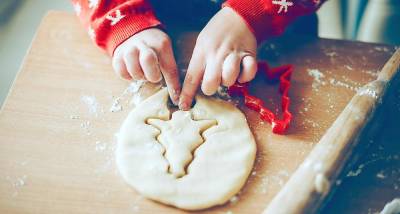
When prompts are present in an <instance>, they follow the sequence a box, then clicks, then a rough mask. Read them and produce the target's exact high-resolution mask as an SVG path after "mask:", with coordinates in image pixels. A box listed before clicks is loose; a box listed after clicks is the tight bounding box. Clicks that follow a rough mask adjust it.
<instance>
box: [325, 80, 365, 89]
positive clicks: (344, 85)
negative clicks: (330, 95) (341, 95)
mask: <svg viewBox="0 0 400 214" xmlns="http://www.w3.org/2000/svg"><path fill="white" fill-rule="evenodd" d="M329 83H330V84H331V85H333V86H339V87H343V88H346V89H350V90H352V91H358V90H359V87H355V86H352V85H350V84H348V83H346V82H342V81H340V80H336V79H333V78H330V79H329Z"/></svg>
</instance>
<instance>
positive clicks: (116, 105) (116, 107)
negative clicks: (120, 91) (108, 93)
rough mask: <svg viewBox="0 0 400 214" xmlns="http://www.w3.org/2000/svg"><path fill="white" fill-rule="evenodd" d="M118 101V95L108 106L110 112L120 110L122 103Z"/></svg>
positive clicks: (119, 99) (119, 98)
mask: <svg viewBox="0 0 400 214" xmlns="http://www.w3.org/2000/svg"><path fill="white" fill-rule="evenodd" d="M120 101H121V97H118V98H116V99H115V100H114V102H113V103H112V105H111V107H110V112H119V111H122V105H121V103H120Z"/></svg>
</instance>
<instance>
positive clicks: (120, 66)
mask: <svg viewBox="0 0 400 214" xmlns="http://www.w3.org/2000/svg"><path fill="white" fill-rule="evenodd" d="M112 64H113V67H114V70H115V72H117V74H118V75H120V76H121V77H122V78H124V79H127V80H131V79H135V80H139V79H146V80H148V81H150V82H153V83H156V82H159V81H160V80H161V79H162V76H164V79H165V82H166V84H167V87H168V91H169V94H170V97H171V100H172V102H173V103H174V104H177V103H178V99H179V92H180V82H179V75H178V70H177V66H176V62H175V58H174V54H173V52H172V47H171V40H170V38H169V37H168V35H167V34H165V33H164V32H163V31H161V30H159V29H157V28H150V29H146V30H143V31H141V32H139V33H137V34H135V35H133V36H132V37H130V38H129V39H127V40H126V41H124V42H123V43H121V44H120V45H119V46H118V47H117V48H116V49H115V51H114V56H113V60H112Z"/></svg>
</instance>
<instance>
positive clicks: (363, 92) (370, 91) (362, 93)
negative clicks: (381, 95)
mask: <svg viewBox="0 0 400 214" xmlns="http://www.w3.org/2000/svg"><path fill="white" fill-rule="evenodd" d="M357 94H358V95H360V96H369V97H372V98H374V99H377V98H378V93H377V92H376V91H375V90H373V89H371V88H360V89H359V90H358V91H357Z"/></svg>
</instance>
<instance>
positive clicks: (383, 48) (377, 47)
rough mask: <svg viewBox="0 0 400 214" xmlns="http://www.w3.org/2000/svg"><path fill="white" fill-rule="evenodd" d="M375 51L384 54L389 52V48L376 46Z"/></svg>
mask: <svg viewBox="0 0 400 214" xmlns="http://www.w3.org/2000/svg"><path fill="white" fill-rule="evenodd" d="M374 50H377V51H383V52H388V51H389V48H387V47H381V46H375V47H374Z"/></svg>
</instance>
